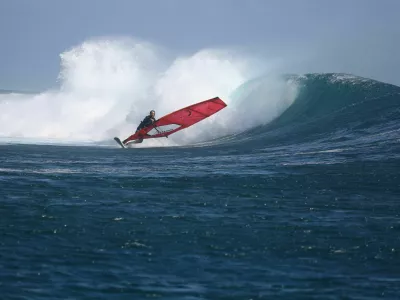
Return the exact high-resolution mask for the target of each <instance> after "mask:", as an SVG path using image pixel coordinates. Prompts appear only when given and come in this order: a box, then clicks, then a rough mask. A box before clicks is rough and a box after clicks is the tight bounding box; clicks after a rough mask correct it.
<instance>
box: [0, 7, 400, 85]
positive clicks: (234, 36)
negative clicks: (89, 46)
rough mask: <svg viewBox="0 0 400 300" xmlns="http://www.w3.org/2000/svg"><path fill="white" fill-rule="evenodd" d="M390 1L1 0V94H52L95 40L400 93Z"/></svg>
mask: <svg viewBox="0 0 400 300" xmlns="http://www.w3.org/2000/svg"><path fill="white" fill-rule="evenodd" d="M399 12H400V1H398V0H376V1H372V0H340V1H338V0H335V1H328V0H303V1H301V0H292V1H289V0H201V1H198V0H196V1H195V0H141V1H136V0H112V1H111V0H109V1H105V0H85V1H84V0H68V1H62V0H60V1H55V0H36V1H33V0H0V36H1V47H0V88H10V89H34V90H41V89H44V88H47V87H50V86H53V85H54V84H55V82H56V79H57V75H58V72H59V68H60V58H59V54H60V53H61V52H63V51H65V50H67V49H68V48H70V47H72V46H75V45H78V44H80V43H81V42H83V41H85V40H87V39H90V38H93V37H98V36H108V37H110V36H113V35H115V36H131V37H138V38H141V39H145V40H148V41H150V42H154V43H156V44H159V45H161V46H164V47H167V48H169V49H171V50H173V51H176V52H177V53H187V52H193V51H196V50H201V49H204V48H207V47H218V46H232V47H242V48H247V49H248V51H249V52H254V53H257V54H258V55H265V57H266V59H267V58H268V57H270V56H279V57H280V58H284V59H287V62H288V63H287V66H286V70H285V71H289V72H308V71H312V72H329V71H334V72H350V73H355V74H356V75H362V76H369V77H372V78H375V79H379V80H383V81H387V82H391V83H395V84H398V85H400V75H399V70H400V58H399V55H400V17H399Z"/></svg>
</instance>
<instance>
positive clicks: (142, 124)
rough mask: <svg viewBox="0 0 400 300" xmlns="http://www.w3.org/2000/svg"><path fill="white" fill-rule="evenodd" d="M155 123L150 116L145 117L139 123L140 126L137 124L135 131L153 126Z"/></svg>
mask: <svg viewBox="0 0 400 300" xmlns="http://www.w3.org/2000/svg"><path fill="white" fill-rule="evenodd" d="M155 121H156V120H155V119H154V118H153V117H152V116H147V117H146V118H144V119H143V121H142V122H140V124H139V126H138V128H137V129H136V131H138V130H140V129H142V128H145V127H147V126H149V125H151V124H153V123H154V122H155Z"/></svg>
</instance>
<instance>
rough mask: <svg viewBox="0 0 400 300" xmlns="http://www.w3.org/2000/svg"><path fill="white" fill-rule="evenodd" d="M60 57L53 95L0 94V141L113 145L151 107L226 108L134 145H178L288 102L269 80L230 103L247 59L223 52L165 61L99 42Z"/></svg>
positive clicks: (137, 46) (251, 120) (153, 51)
mask: <svg viewBox="0 0 400 300" xmlns="http://www.w3.org/2000/svg"><path fill="white" fill-rule="evenodd" d="M60 57H61V71H60V75H59V79H60V81H61V87H60V89H59V90H50V91H46V92H44V93H41V94H37V95H11V94H7V95H0V137H1V138H12V139H14V140H15V139H20V140H22V141H30V140H32V139H33V140H36V141H48V140H53V141H59V142H60V143H85V142H88V141H95V142H102V141H110V143H113V141H112V138H113V137H114V136H120V137H121V138H125V137H127V136H128V135H130V134H132V132H133V131H134V130H135V129H136V127H137V125H138V124H139V122H140V121H141V119H142V118H143V117H144V116H145V115H146V114H147V113H148V111H150V110H151V109H155V110H156V113H157V115H156V117H161V116H162V115H164V114H167V113H170V112H172V111H174V110H176V109H179V108H182V107H184V106H187V105H190V104H193V103H196V102H198V101H202V100H205V99H208V98H212V97H215V96H219V97H221V98H222V99H223V100H224V101H225V102H227V104H228V107H227V108H225V109H224V110H222V111H221V112H219V113H217V114H216V115H214V116H212V117H210V118H208V119H206V120H204V121H202V122H200V123H198V124H196V125H195V126H193V127H191V128H188V129H185V130H183V131H181V132H178V133H176V134H174V135H172V136H171V137H170V138H169V139H165V138H163V139H154V140H146V142H145V143H143V144H141V145H135V147H147V146H161V145H181V144H186V143H191V142H196V141H198V140H204V139H208V138H215V137H218V136H222V135H224V134H227V133H234V132H235V131H237V130H239V131H241V130H243V129H247V128H249V127H251V126H254V125H257V124H260V123H263V122H265V121H266V120H268V118H270V117H271V116H275V115H276V114H279V113H280V111H281V110H282V109H281V108H277V107H274V105H275V106H276V105H277V103H281V104H283V106H284V107H286V106H287V105H289V104H290V101H282V97H283V98H285V97H286V98H288V96H287V95H286V94H287V91H288V90H289V91H290V90H291V89H288V88H287V86H286V85H285V84H282V82H278V81H276V80H273V81H271V80H270V79H268V80H266V79H264V80H263V81H259V83H258V85H257V84H256V85H254V86H252V87H251V89H250V90H251V91H249V90H248V91H247V96H245V97H244V96H240V97H236V98H235V96H234V95H235V93H234V92H235V90H236V89H237V88H238V87H239V86H240V85H241V84H242V83H244V82H246V81H247V80H248V79H249V78H251V76H252V74H251V73H252V61H251V60H249V59H248V58H245V57H243V56H240V55H237V54H232V53H231V52H229V51H222V50H218V51H217V50H203V51H200V52H198V53H195V54H194V55H192V56H186V57H178V58H177V59H175V60H173V61H170V60H167V59H166V58H165V57H164V56H163V53H162V51H161V50H160V49H158V48H157V47H155V46H154V45H151V44H148V43H143V42H138V41H134V40H130V39H118V40H106V39H100V40H90V41H87V42H85V43H83V44H81V45H79V46H77V47H74V48H72V49H70V50H68V51H66V52H64V53H62V54H61V55H60ZM267 94H268V95H269V97H268V100H265V98H266V96H267ZM232 95H233V96H232ZM282 95H284V96H282ZM289 98H290V97H289ZM290 99H291V101H292V100H293V99H294V96H293V95H292V97H291V98H290ZM271 101H272V102H271ZM274 101H275V102H274ZM274 103H275V104H274ZM288 103H289V104H288ZM271 111H273V113H271ZM249 116H250V117H249ZM211 124H212V125H213V126H210V125H211Z"/></svg>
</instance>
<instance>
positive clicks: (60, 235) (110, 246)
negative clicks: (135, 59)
mask: <svg viewBox="0 0 400 300" xmlns="http://www.w3.org/2000/svg"><path fill="white" fill-rule="evenodd" d="M196 59H197V58H196ZM201 59H202V60H204V56H202V57H201ZM192 62H193V61H192ZM180 63H182V61H180ZM189 67H190V68H192V67H193V64H189ZM218 67H220V65H218ZM173 70H175V69H174V67H171V68H170V69H169V72H167V73H168V74H170V73H174V72H173ZM226 71H227V72H228V71H229V72H231V69H230V67H227V69H226ZM178 73H179V72H178ZM241 74H242V73H240V72H238V75H237V78H236V79H237V80H236V81H235V80H233V81H234V82H233V83H232V87H230V86H229V87H226V86H225V82H224V84H222V83H221V84H220V85H219V86H216V85H215V80H214V79H213V80H212V81H213V84H214V86H213V88H212V89H210V90H209V91H208V92H214V91H215V90H216V89H217V88H216V87H221V90H224V88H225V90H224V93H225V94H226V96H225V97H223V96H222V97H221V98H223V99H224V100H226V101H227V103H228V107H227V108H225V109H224V110H223V111H221V113H219V114H217V115H216V116H214V117H212V118H210V120H207V121H204V122H202V123H201V124H198V126H197V125H196V126H193V127H194V128H191V129H187V132H183V133H182V134H181V135H178V134H177V137H176V138H175V139H174V137H173V136H171V137H170V138H169V139H160V140H157V141H153V142H152V141H149V142H148V143H147V141H145V142H144V143H143V144H144V145H140V146H139V147H132V148H130V149H122V148H120V147H119V146H118V145H117V144H116V143H115V142H114V141H113V140H112V137H113V135H116V134H118V135H120V136H121V137H124V134H128V133H129V132H130V131H132V128H134V127H135V126H136V124H134V123H135V122H136V121H137V119H138V117H137V116H139V115H140V113H141V112H143V111H141V112H140V111H137V110H135V109H132V107H131V106H130V105H131V104H129V103H122V104H121V101H117V102H116V103H119V104H121V106H123V107H122V108H118V110H117V111H115V109H116V108H115V107H117V106H113V105H114V104H113V103H114V102H112V101H111V100H110V101H108V100H107V101H106V100H104V99H105V98H102V99H100V98H99V97H100V96H98V95H97V96H96V95H95V97H94V100H93V101H98V103H102V104H103V105H104V106H103V108H104V107H107V109H105V110H104V109H103V110H102V113H100V112H99V111H97V114H96V112H93V115H90V114H89V113H88V110H86V111H85V108H86V109H87V108H88V107H91V106H90V104H91V102H90V101H89V102H87V103H86V102H84V103H83V105H81V106H80V107H79V109H75V108H73V107H72V106H70V105H71V101H72V102H73V101H74V100H71V98H68V97H70V96H71V95H75V96H76V95H77V93H76V88H75V89H72V90H73V91H71V90H67V91H65V90H62V91H61V92H59V91H50V92H47V93H44V94H37V95H21V94H4V95H2V96H1V97H0V107H1V108H2V110H1V112H0V124H1V125H2V127H1V129H0V133H1V135H0V136H1V138H0V141H1V144H0V215H1V218H0V236H1V238H0V249H1V251H0V269H1V272H0V295H1V297H0V298H1V299H147V298H156V299H398V298H399V297H400V202H399V198H400V173H399V170H400V143H399V142H400V87H397V86H393V85H390V84H386V83H382V82H378V81H374V80H371V79H367V78H361V77H357V76H352V75H347V74H334V73H332V74H305V75H285V76H283V77H282V78H281V79H280V80H279V82H278V81H275V80H272V81H271V79H270V78H269V77H263V76H261V77H257V78H253V79H251V80H244V79H243V78H242V77H241V76H242V75H241ZM74 76H75V75H74ZM74 76H73V77H74ZM166 76H167V75H166ZM168 78H169V79H168ZM167 79H168V80H167ZM195 79H197V78H195ZM242 79H243V80H242ZM167 83H171V77H168V76H167V77H166V78H164V81H162V84H161V83H160V85H159V87H160V86H164V87H165V86H169V84H167ZM240 83H243V84H240ZM204 85H206V83H204ZM210 85H211V83H210ZM122 86H124V85H122ZM95 87H96V84H94V85H93V87H91V88H90V89H88V90H86V89H84V92H82V87H80V88H79V91H80V92H81V94H80V95H88V94H90V95H91V96H93V94H92V93H91V92H90V91H91V89H92V88H93V90H95ZM120 87H121V86H120V85H116V89H117V90H120ZM293 87H295V88H293ZM113 88H115V86H113ZM171 90H173V89H172V88H171ZM74 91H75V92H74ZM135 91H136V90H135ZM163 91H166V90H165V89H163ZM110 94H111V93H110ZM124 94H130V93H128V92H127V93H122V94H121V97H120V98H118V99H121V98H122V95H124ZM188 94H189V92H188ZM192 94H193V96H188V99H189V100H187V101H192V99H197V100H198V101H200V100H204V98H202V99H200V98H196V93H195V92H192ZM130 95H131V94H130ZM154 95H156V93H155V92H154ZM172 95H173V94H171V97H172ZM50 96H51V97H53V98H55V99H58V100H57V101H58V102H56V104H57V105H58V106H57V105H56V104H54V102H51V101H50V100H49V99H50V98H51V97H50ZM215 96H217V94H216V95H215ZM81 97H82V98H80V99H83V98H84V97H83V96H81ZM96 97H97V98H96ZM137 97H138V98H140V97H139V96H137ZM191 97H194V98H191ZM67 98H68V101H66V100H65V99H67ZM78 98H79V97H78ZM89 98H90V97H89ZM99 99H100V100H99ZM157 99H159V98H157ZM168 99H170V98H168ZM271 99H272V100H271ZM274 99H275V100H276V101H275V100H274ZM164 100H165V99H164ZM82 101H83V100H82ZM193 102H195V101H193ZM143 103H144V102H140V103H139V104H141V105H143ZM166 103H168V104H169V105H171V103H170V102H168V101H167V102H165V101H161V100H160V101H159V102H158V104H159V107H160V109H158V111H160V110H161V111H163V109H165V110H166V111H167V110H168V109H170V108H171V109H172V107H168V106H167V104H166ZM136 104H137V103H136ZM185 104H186V103H185ZM86 105H87V106H86ZM163 105H164V106H163ZM174 105H177V106H183V105H184V104H183V102H182V103H176V104H174ZM37 107H42V108H43V107H46V111H41V112H39V113H37V114H34V113H32V112H33V110H34V109H35V108H37ZM60 107H61V108H60ZM92 107H93V106H92ZM118 107H119V106H118ZM126 107H129V108H130V109H132V110H131V111H132V112H133V113H132V114H130V115H128V116H127V117H126V118H125V119H124V122H126V124H125V125H123V126H122V125H121V123H118V122H119V121H118V120H117V121H115V122H114V121H112V120H115V116H116V115H118V114H119V112H120V111H119V109H124V108H126ZM163 107H164V108H163ZM178 108H179V107H178ZM244 108H245V109H246V110H245V116H243V117H242V118H241V117H240V112H241V111H243V109H244ZM99 109H100V108H99ZM27 110H28V111H30V113H31V114H30V115H27V114H28V112H27ZM16 112H20V113H21V114H23V115H24V116H26V117H27V118H28V120H27V122H26V123H24V120H20V121H18V120H17V119H16V118H15V114H16ZM83 112H86V115H85V114H83ZM25 114H26V115H25ZM159 114H162V113H159ZM54 116H55V117H54ZM99 116H101V118H103V117H104V116H106V117H104V118H103V119H102V120H101V121H102V122H100V121H99V118H100V117H99ZM53 117H54V119H53ZM124 117H125V116H124ZM34 118H36V119H34ZM135 118H136V119H135ZM10 119H13V120H14V121H13V122H12V124H9V125H7V122H9V120H10ZM88 119H90V122H89V121H88ZM132 120H134V121H132ZM29 122H30V123H29ZM85 122H86V123H85ZM112 122H114V123H112ZM100 123H101V124H102V125H101V126H100V127H96V126H95V125H98V124H100ZM27 124H31V126H27ZM67 125H68V126H67ZM74 125H76V127H74ZM83 125H86V127H85V128H83V127H84V126H83ZM121 126H122V127H123V128H125V129H121V131H118V130H119V129H117V128H119V127H121ZM66 128H68V130H67V129H66ZM94 128H97V129H98V130H97V129H96V130H94ZM24 129H25V130H24ZM124 130H125V131H124ZM72 136H73V137H77V138H76V139H73V138H71V137H72ZM88 136H91V137H93V139H92V140H90V139H88Z"/></svg>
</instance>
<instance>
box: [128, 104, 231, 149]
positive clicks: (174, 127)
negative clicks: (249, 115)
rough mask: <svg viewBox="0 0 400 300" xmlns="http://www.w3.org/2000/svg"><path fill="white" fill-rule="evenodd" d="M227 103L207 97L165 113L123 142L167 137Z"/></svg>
mask: <svg viewBox="0 0 400 300" xmlns="http://www.w3.org/2000/svg"><path fill="white" fill-rule="evenodd" d="M226 106H227V105H226V103H225V102H224V101H222V100H221V99H220V98H219V97H215V98H212V99H208V100H205V101H202V102H199V103H196V104H193V105H190V106H187V107H184V108H182V109H179V110H177V111H174V112H172V113H170V114H168V115H165V116H163V117H161V118H160V119H158V120H157V121H156V122H155V123H154V124H153V125H150V126H148V127H146V128H143V129H141V130H140V131H138V132H136V133H135V134H132V135H131V136H129V137H128V138H126V139H125V140H124V141H123V143H124V144H128V143H130V142H134V141H135V140H143V139H150V138H160V137H168V136H169V135H171V134H173V133H175V132H177V131H180V130H182V129H185V128H188V127H190V126H192V125H194V124H196V123H197V122H200V121H201V120H204V119H206V118H208V117H209V116H211V115H213V114H215V113H217V112H218V111H220V110H221V109H223V108H225V107H226Z"/></svg>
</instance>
